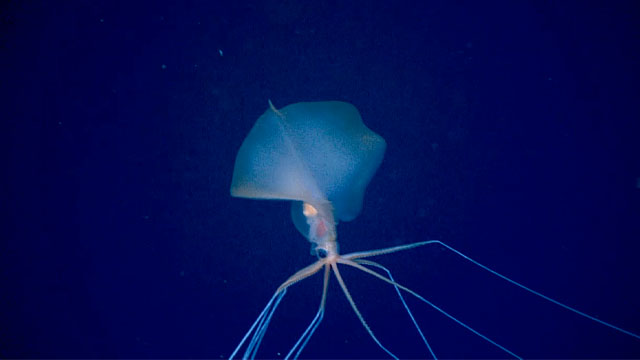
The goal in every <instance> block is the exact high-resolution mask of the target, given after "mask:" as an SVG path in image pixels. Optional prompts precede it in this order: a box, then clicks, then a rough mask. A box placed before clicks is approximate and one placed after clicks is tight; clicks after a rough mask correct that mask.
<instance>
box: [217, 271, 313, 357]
mask: <svg viewBox="0 0 640 360" xmlns="http://www.w3.org/2000/svg"><path fill="white" fill-rule="evenodd" d="M323 265H324V263H323V262H321V261H316V262H315V263H313V264H311V265H309V266H307V267H305V268H303V269H301V270H299V271H298V272H296V273H295V274H293V275H291V276H290V277H289V279H287V280H286V281H285V282H283V283H282V284H281V285H280V286H279V287H278V290H276V292H275V294H274V295H273V296H272V297H271V300H269V302H268V303H267V305H266V306H265V308H264V310H262V312H261V313H260V315H258V318H256V320H255V321H254V322H253V325H251V327H250V328H249V331H247V333H246V334H245V335H244V337H243V338H242V340H241V341H240V343H239V344H238V346H237V347H236V348H235V350H234V351H233V353H231V356H229V359H233V358H235V356H236V354H237V353H238V351H240V348H242V345H243V344H244V343H245V341H246V340H247V339H248V338H249V335H251V334H252V333H253V336H252V337H251V341H250V342H249V344H248V345H247V348H246V349H245V352H244V355H243V357H242V358H243V359H253V358H255V355H256V352H257V351H258V348H259V347H260V343H261V342H262V338H263V337H264V334H265V333H266V331H267V328H268V327H269V323H270V322H271V317H272V316H273V313H274V312H275V311H276V309H277V308H278V305H279V304H280V301H281V300H282V298H283V297H284V295H285V294H286V292H287V288H288V287H289V286H291V285H293V284H295V283H297V282H298V281H301V280H304V279H306V278H308V277H309V276H312V275H313V274H315V273H317V272H318V271H319V270H320V269H321V268H322V266H323ZM254 329H255V332H254Z"/></svg>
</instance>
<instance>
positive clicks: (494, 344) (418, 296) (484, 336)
mask: <svg viewBox="0 0 640 360" xmlns="http://www.w3.org/2000/svg"><path fill="white" fill-rule="evenodd" d="M338 263H340V264H345V265H349V266H353V267H355V268H356V269H359V270H362V271H364V272H366V273H367V274H371V275H373V276H375V277H377V278H378V279H380V280H382V281H385V282H387V283H389V284H391V285H395V286H397V287H399V288H400V289H402V290H404V291H406V292H408V293H409V294H411V295H413V296H415V297H416V298H418V299H420V300H422V301H423V302H425V303H426V304H427V305H429V306H431V307H432V308H434V309H436V310H437V311H439V312H440V313H441V314H443V315H445V316H446V317H448V318H449V319H451V320H453V321H455V322H456V323H458V324H459V325H460V326H462V327H464V328H465V329H467V330H469V331H471V332H472V333H474V334H476V335H477V336H479V337H480V338H482V339H484V340H485V341H487V342H488V343H490V344H492V345H493V346H495V347H497V348H499V349H500V350H502V351H504V352H506V353H507V354H509V355H511V356H513V357H515V358H518V359H522V358H521V357H520V356H518V355H516V354H515V353H514V352H513V351H511V350H509V349H507V348H506V347H504V346H502V345H500V344H498V343H497V342H496V341H494V340H491V339H490V338H489V337H488V336H486V335H484V334H482V333H481V332H479V331H478V330H476V329H474V328H472V327H471V326H469V325H467V324H465V323H464V322H462V321H461V320H458V319H457V318H456V317H455V316H453V315H451V314H449V313H448V312H446V311H444V310H443V309H441V308H440V307H438V306H437V305H436V304H434V303H432V302H431V301H429V300H427V299H425V298H424V297H422V296H421V295H420V294H418V293H416V292H415V291H413V290H411V289H409V288H408V287H406V286H403V285H400V284H398V283H397V282H395V281H393V280H390V279H387V278H386V277H384V276H382V275H380V274H378V273H377V272H375V271H373V270H371V269H367V268H366V267H364V266H362V265H360V264H358V263H357V262H355V261H353V260H349V259H338Z"/></svg>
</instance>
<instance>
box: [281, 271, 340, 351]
mask: <svg viewBox="0 0 640 360" xmlns="http://www.w3.org/2000/svg"><path fill="white" fill-rule="evenodd" d="M328 287H329V265H325V266H324V280H323V284H322V298H321V300H320V306H319V307H318V312H317V313H316V316H315V317H314V318H313V320H312V321H311V324H309V326H308V327H307V329H306V330H305V331H304V333H303V334H302V336H300V338H299V339H298V341H297V342H296V343H295V345H293V347H292V348H291V350H289V353H288V354H287V356H285V359H289V358H291V355H292V354H293V352H294V351H295V352H296V353H295V355H294V356H293V358H294V359H297V358H298V357H299V356H300V353H301V352H302V350H303V349H304V348H305V347H306V346H307V343H308V342H309V339H311V337H312V336H313V333H314V332H315V331H316V329H317V328H318V325H320V323H321V322H322V319H323V317H324V305H325V303H326V300H327V289H328ZM300 344H302V345H300ZM296 349H297V351H296Z"/></svg>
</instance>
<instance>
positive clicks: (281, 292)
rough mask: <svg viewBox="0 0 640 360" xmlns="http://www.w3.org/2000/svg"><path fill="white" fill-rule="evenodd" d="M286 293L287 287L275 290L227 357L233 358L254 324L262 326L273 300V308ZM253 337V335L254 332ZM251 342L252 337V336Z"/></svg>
mask: <svg viewBox="0 0 640 360" xmlns="http://www.w3.org/2000/svg"><path fill="white" fill-rule="evenodd" d="M286 293H287V289H286V288H285V289H283V290H279V291H276V292H275V294H273V296H272V297H271V300H269V302H268V303H267V305H266V306H265V307H264V309H263V310H262V312H261V313H260V315H258V317H257V318H256V320H255V321H254V322H253V325H251V327H250V328H249V331H247V333H246V334H245V335H244V337H243V338H242V340H240V343H239V344H238V346H236V348H235V350H233V353H231V355H230V356H229V359H233V358H235V356H236V354H237V353H238V351H240V348H242V345H243V344H244V342H245V341H247V338H248V337H249V335H251V333H252V332H253V329H255V328H256V326H258V327H260V326H262V323H263V321H264V318H265V316H266V315H267V313H269V312H271V310H270V309H271V307H272V305H273V304H274V301H275V306H273V308H276V307H278V304H279V303H280V301H281V300H282V298H283V297H284V295H285V294H286ZM258 324H260V325H258ZM254 337H255V334H254ZM252 342H253V338H252ZM247 348H249V347H247ZM245 356H246V352H245Z"/></svg>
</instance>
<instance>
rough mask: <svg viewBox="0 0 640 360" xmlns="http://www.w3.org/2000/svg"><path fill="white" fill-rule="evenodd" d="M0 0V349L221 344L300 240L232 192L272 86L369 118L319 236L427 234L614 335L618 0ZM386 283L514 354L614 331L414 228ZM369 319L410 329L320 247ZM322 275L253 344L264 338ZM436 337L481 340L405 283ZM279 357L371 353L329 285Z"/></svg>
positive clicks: (574, 349) (631, 276)
mask: <svg viewBox="0 0 640 360" xmlns="http://www.w3.org/2000/svg"><path fill="white" fill-rule="evenodd" d="M0 6H1V8H0V9H1V12H0V27H1V28H0V29H1V30H0V65H1V66H0V69H1V70H0V71H1V72H2V73H1V74H0V75H1V76H0V89H1V91H2V92H1V94H0V95H1V96H0V99H1V100H0V101H1V102H2V103H1V104H0V105H1V109H2V112H1V114H2V115H1V116H0V119H1V124H2V129H1V131H0V134H1V135H0V136H1V137H2V138H1V140H0V146H1V149H2V155H3V162H2V164H3V165H2V168H3V171H4V174H3V176H2V178H3V179H2V183H3V185H2V187H1V191H2V195H1V197H0V209H1V211H2V214H1V218H2V220H3V225H2V232H1V233H0V357H2V358H45V357H46V358H211V359H214V358H215V359H217V358H226V357H228V356H229V355H230V354H231V352H232V351H233V350H234V348H235V346H236V345H237V344H238V342H239V341H240V339H241V338H242V336H243V335H244V334H245V332H246V331H247V330H248V329H249V326H250V325H251V323H252V322H253V321H254V319H255V318H256V317H257V316H258V314H259V313H260V311H262V309H263V307H264V305H265V304H266V303H267V301H268V300H269V299H270V298H271V296H272V294H273V292H274V291H275V289H276V288H277V287H278V285H279V284H280V283H281V282H282V281H284V280H285V279H286V278H287V277H288V276H289V275H291V274H293V273H294V272H295V271H297V270H299V269H300V268H302V267H304V266H306V265H308V264H310V263H311V262H313V261H315V257H312V256H310V254H309V243H308V242H307V241H306V240H305V239H304V238H303V237H302V236H300V234H299V233H298V232H297V231H296V230H295V228H294V226H293V224H292V222H291V219H290V214H289V204H288V203H286V202H281V201H258V200H247V199H238V198H232V197H231V196H230V195H229V185H230V183H231V175H232V171H233V164H234V160H235V155H236V152H237V150H238V148H239V147H240V144H241V143H242V140H243V139H244V137H245V136H246V135H247V133H248V132H249V130H250V129H251V127H252V126H253V123H254V122H255V120H256V119H257V118H258V117H259V116H260V115H261V114H262V113H263V112H264V111H265V110H266V109H267V106H268V104H267V100H268V99H271V100H272V101H273V103H274V104H275V105H276V106H277V107H284V106H286V105H288V104H291V103H295V102H299V101H321V100H341V101H347V102H350V103H352V104H354V105H355V106H356V107H357V108H358V109H359V111H360V113H361V114H362V118H363V120H364V122H365V124H366V125H367V126H368V127H370V128H371V129H372V130H374V131H375V132H377V133H378V134H380V135H381V136H382V137H384V138H385V139H386V141H387V144H388V147H387V152H386V155H385V159H384V161H383V163H382V165H381V167H380V169H379V170H378V172H377V174H376V175H375V176H374V177H373V180H372V182H371V184H370V185H369V187H368V188H367V192H366V195H365V201H364V206H363V211H362V213H361V214H360V216H359V217H358V218H356V219H355V220H354V221H352V222H349V223H341V224H340V225H339V226H338V240H339V241H340V245H341V251H342V253H348V252H352V251H362V250H368V249H374V248H382V247H388V246H394V245H400V244H408V243H411V242H415V241H422V240H427V239H439V240H441V241H443V242H446V243H447V244H449V245H451V246H453V247H455V248H457V249H458V250H460V251H462V252H464V253H465V254H467V255H468V256H470V257H472V258H474V259H476V260H478V261H480V262H481V263H483V264H485V265H488V266H490V267H491V268H493V269H495V270H496V271H499V272H500V273H502V274H504V275H506V276H509V277H511V278H513V279H514V280H516V281H519V282H522V283H523V284H525V285H527V286H530V287H532V288H533V289H535V290H537V291H540V292H542V293H544V294H546V295H548V296H551V297H552V298H554V299H557V300H559V301H561V302H563V303H566V304H568V305H570V306H574V307H576V308H577V309H579V310H581V311H584V312H586V313H589V314H592V315H594V316H597V317H599V318H601V319H603V320H605V321H609V322H611V323H613V324H615V325H618V326H620V327H622V328H625V329H627V330H629V331H632V332H635V333H640V294H639V287H638V283H639V280H638V277H639V274H640V263H639V262H638V260H637V259H638V251H639V250H640V245H639V240H640V156H639V155H640V140H639V139H640V124H639V121H640V106H638V104H639V103H640V102H639V101H640V86H639V85H638V84H639V80H640V79H639V76H638V66H639V64H640V47H639V46H640V26H639V24H640V17H639V16H638V15H639V14H640V12H638V9H637V5H636V2H634V1H628V2H623V1H613V2H609V1H600V2H586V1H558V2H555V1H495V2H494V1H489V2H484V1H482V2H481V1H449V0H443V1H420V2H391V1H287V0H283V1H278V0H271V1H268V0H266V1H248V2H245V1H237V2H236V1H228V2H221V1H176V2H162V1H145V2H136V1H133V2H128V1H88V2H87V1H61V2H53V1H27V2H23V1H10V2H4V3H3V4H2V5H0ZM374 260H376V261H379V262H381V263H382V264H384V265H385V266H388V267H389V268H390V269H391V270H392V271H393V275H394V277H395V278H396V280H397V281H399V282H400V283H402V284H404V285H406V286H408V287H410V288H412V289H414V290H415V291H417V292H418V293H420V294H422V295H423V296H424V297H426V298H427V299H429V300H431V301H433V302H434V303H435V304H437V305H438V306H441V307H442V308H443V309H445V310H446V311H448V312H450V313H451V314H453V315H454V316H456V317H458V318H459V319H460V320H462V321H464V322H466V323H467V324H469V325H470V326H472V327H474V328H475V329H476V330H478V331H480V332H482V333H483V334H485V335H487V336H488V337H490V338H492V339H494V340H495V341H497V342H499V343H500V344H502V345H503V346H505V347H507V348H508V349H510V350H511V351H513V352H515V353H516V354H518V355H520V356H523V357H526V358H640V340H638V339H634V338H632V337H630V336H626V335H623V334H621V333H618V332H615V331H613V330H611V329H609V328H606V327H604V326H602V325H599V324H596V323H594V322H592V321H589V320H586V319H584V318H582V317H579V316H577V315H575V314H573V313H570V312H568V311H566V310H563V309H561V308H559V307H557V306H555V305H552V304H550V303H548V302H545V301H543V300H541V299H540V298H538V297H536V296H534V295H531V294H529V293H526V292H524V291H522V290H521V289H519V288H516V287H515V286H513V285H510V284H508V283H506V282H505V281H503V280H500V279H498V278H496V277H494V276H491V275H490V274H488V273H486V272H484V271H482V270H480V269H479V268H477V267H475V266H473V265H471V264H470V263H468V262H466V261H464V260H463V259H461V258H459V257H457V256H455V255H453V254H452V253H450V252H448V251H444V250H443V249H442V248H441V247H438V246H431V247H424V248H419V249H415V250H411V251H406V252H402V253H397V254H393V255H389V256H382V257H379V258H377V259H374ZM341 269H343V270H342V276H343V277H344V279H345V281H346V283H347V285H348V286H349V289H350V291H351V293H352V295H353V297H354V300H355V301H356V302H357V304H358V306H359V308H360V310H361V311H362V313H363V315H364V316H365V317H366V319H367V321H368V322H369V324H370V326H371V328H372V329H373V331H374V332H375V333H376V335H377V336H378V338H379V339H380V340H381V341H382V343H383V344H384V345H385V346H387V347H388V348H389V349H390V350H391V351H393V352H394V353H395V354H396V355H397V356H399V357H401V358H426V357H429V353H428V351H427V349H426V347H425V345H424V344H423V343H422V342H421V340H420V338H419V337H418V335H417V334H416V332H415V329H414V328H413V325H412V323H411V321H410V320H409V319H408V317H407V316H406V313H404V312H403V310H402V307H401V305H400V302H399V301H398V298H397V296H396V295H395V291H394V290H393V288H392V287H391V286H388V285H386V284H384V283H382V282H380V281H378V280H376V279H374V278H372V277H371V276H369V275H366V274H363V273H360V272H358V271H355V270H352V269H347V268H344V267H342V268H341ZM321 284H322V280H321V276H320V275H316V276H315V277H313V278H311V279H309V280H305V281H303V282H301V283H299V284H296V285H294V286H293V287H291V288H290V290H289V291H288V293H287V295H286V297H285V298H284V300H283V302H282V303H281V305H280V308H279V309H278V311H277V312H276V314H275V315H274V318H273V320H272V323H271V326H270V327H269V331H268V333H267V335H266V336H265V338H264V341H263V344H262V347H261V348H260V352H259V353H258V357H260V358H274V357H283V356H284V354H286V352H287V351H288V350H289V348H290V347H291V346H292V345H293V343H295V341H296V340H297V338H298V336H299V335H300V334H301V333H302V331H303V330H304V329H305V327H306V326H307V324H308V323H309V322H310V321H311V319H312V318H313V316H314V314H315V311H316V309H317V306H318V304H319V301H320V293H321ZM405 299H406V300H407V301H408V304H409V306H411V308H412V310H413V312H414V315H415V316H416V318H417V319H418V321H419V323H420V325H421V327H422V329H423V331H424V333H425V336H426V337H427V339H428V340H429V342H430V344H431V345H432V347H433V350H434V352H435V354H436V355H437V356H438V357H440V358H505V357H508V355H507V354H505V353H503V352H501V351H500V350H499V349H497V348H495V347H493V346H492V345H490V344H488V343H486V342H484V341H483V340H481V339H480V338H478V337H477V336H475V335H473V334H472V333H470V332H469V331H467V330H465V329H464V328H462V327H460V326H459V325H457V324H455V323H454V322H452V321H451V320H449V319H447V318H446V317H444V316H443V315H441V314H439V313H437V312H436V311H434V310H433V309H431V308H429V307H428V306H427V305H426V304H424V303H421V302H419V301H417V300H416V299H414V298H411V297H410V296H409V295H406V296H405ZM302 357H304V358H385V357H387V355H386V354H385V353H384V352H383V351H382V350H380V349H379V348H378V347H377V346H376V345H375V343H374V342H373V341H372V340H371V339H370V338H369V336H368V335H367V333H366V332H365V330H364V328H363V327H362V325H361V324H360V323H359V322H358V320H357V318H356V316H355V315H354V313H353V311H352V310H351V308H350V307H349V304H348V303H347V301H346V300H345V297H344V295H343V293H342V291H341V289H340V288H339V286H338V285H337V282H336V281H335V278H332V281H331V283H330V286H329V296H328V300H327V311H326V314H325V317H324V321H323V323H322V324H321V325H320V327H319V328H318V330H317V332H316V334H315V335H314V337H313V338H312V339H311V341H310V342H309V344H308V346H307V348H306V349H305V351H304V352H303V353H302Z"/></svg>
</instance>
